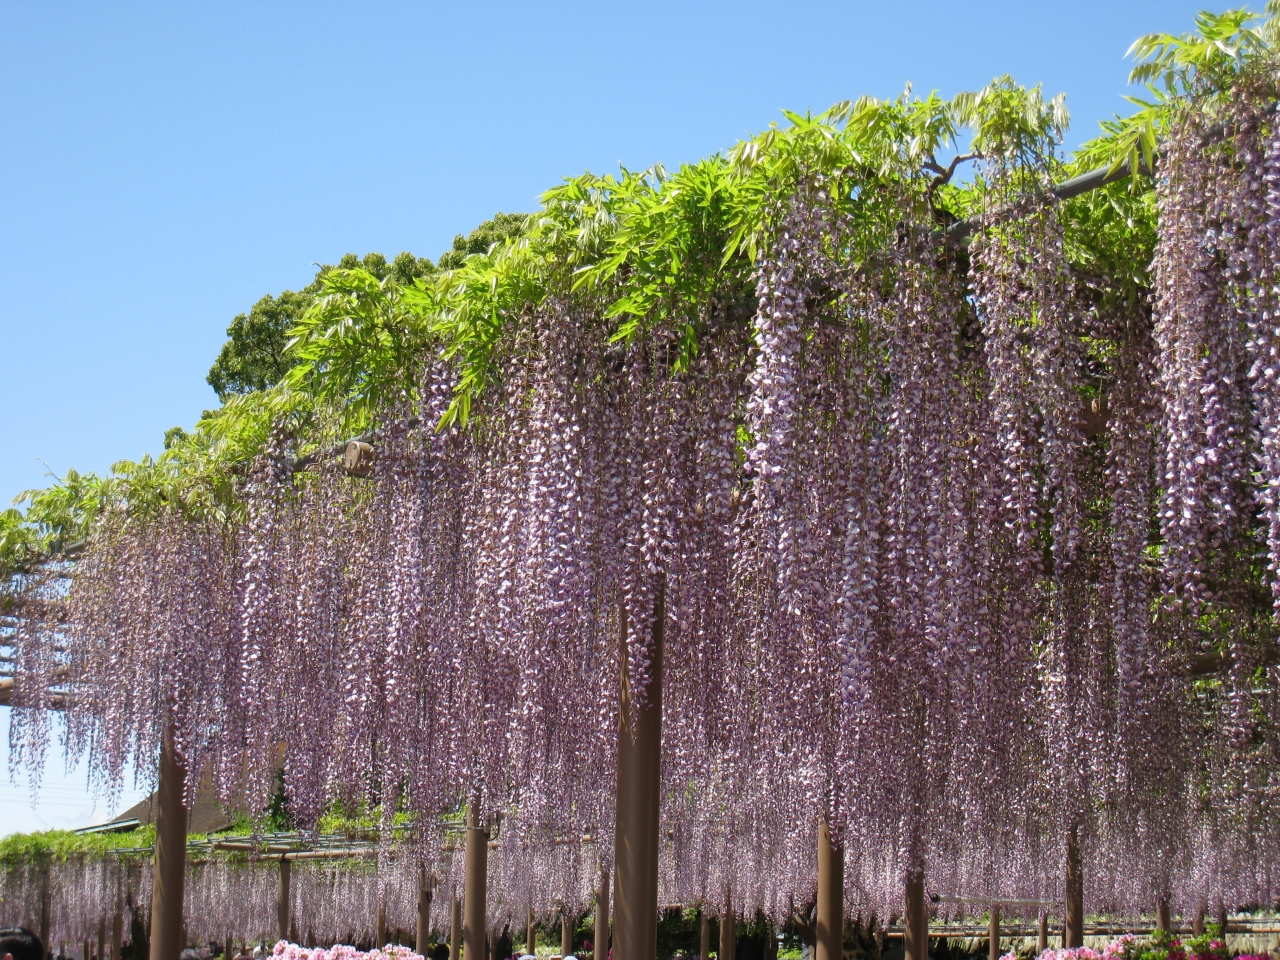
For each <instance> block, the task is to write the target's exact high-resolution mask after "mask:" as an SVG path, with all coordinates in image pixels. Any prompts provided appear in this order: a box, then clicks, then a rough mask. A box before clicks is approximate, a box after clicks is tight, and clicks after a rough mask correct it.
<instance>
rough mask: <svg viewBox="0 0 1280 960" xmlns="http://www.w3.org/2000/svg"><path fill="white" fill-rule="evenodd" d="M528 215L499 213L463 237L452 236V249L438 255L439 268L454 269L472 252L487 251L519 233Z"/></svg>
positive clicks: (526, 221)
mask: <svg viewBox="0 0 1280 960" xmlns="http://www.w3.org/2000/svg"><path fill="white" fill-rule="evenodd" d="M529 217H530V215H529V214H527V213H499V214H496V215H495V216H494V218H493V219H492V220H486V221H485V222H484V223H482V224H480V226H478V227H476V228H475V229H474V230H472V231H471V232H470V233H469V234H467V235H466V236H465V237H464V236H463V235H462V234H458V235H457V236H456V237H454V238H453V249H451V250H448V251H446V252H445V253H442V254H441V255H440V259H439V260H438V261H437V263H438V264H439V267H440V269H441V270H456V269H457V268H458V267H460V266H462V264H463V262H464V261H466V259H467V257H469V256H471V255H472V254H476V253H488V252H489V248H490V247H492V246H493V245H494V244H495V243H499V242H500V241H502V240H506V239H508V238H510V237H514V236H517V235H519V234H520V233H521V232H523V231H524V228H525V227H526V226H528V224H529Z"/></svg>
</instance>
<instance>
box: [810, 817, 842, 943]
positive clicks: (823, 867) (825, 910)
mask: <svg viewBox="0 0 1280 960" xmlns="http://www.w3.org/2000/svg"><path fill="white" fill-rule="evenodd" d="M817 915H818V916H817V921H818V925H817V931H816V937H815V939H816V941H817V942H816V947H817V960H843V957H844V851H843V850H841V849H840V848H839V847H838V846H836V845H835V844H833V843H832V842H831V826H830V824H829V823H828V822H827V819H826V818H825V817H823V819H822V820H821V821H819V823H818V903H817Z"/></svg>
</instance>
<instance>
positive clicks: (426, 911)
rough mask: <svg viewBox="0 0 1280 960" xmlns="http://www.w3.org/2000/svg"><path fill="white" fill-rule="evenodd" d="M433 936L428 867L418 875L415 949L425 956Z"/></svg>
mask: <svg viewBox="0 0 1280 960" xmlns="http://www.w3.org/2000/svg"><path fill="white" fill-rule="evenodd" d="M430 937H431V885H430V884H429V883H428V882H427V870H426V867H423V868H422V872H421V873H420V874H419V875H418V929H417V930H415V931H414V940H413V949H414V950H416V951H417V952H418V953H420V954H422V955H423V956H424V957H425V956H426V955H427V940H429V939H430Z"/></svg>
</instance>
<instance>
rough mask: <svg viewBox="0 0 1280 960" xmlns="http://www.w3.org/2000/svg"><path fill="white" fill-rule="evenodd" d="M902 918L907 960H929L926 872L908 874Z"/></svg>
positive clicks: (918, 871)
mask: <svg viewBox="0 0 1280 960" xmlns="http://www.w3.org/2000/svg"><path fill="white" fill-rule="evenodd" d="M905 892H906V910H905V911H904V916H903V918H902V926H903V944H904V948H905V954H906V960H929V913H928V907H927V906H926V904H925V900H924V871H922V870H917V871H913V872H911V873H909V874H907V883H906V891H905Z"/></svg>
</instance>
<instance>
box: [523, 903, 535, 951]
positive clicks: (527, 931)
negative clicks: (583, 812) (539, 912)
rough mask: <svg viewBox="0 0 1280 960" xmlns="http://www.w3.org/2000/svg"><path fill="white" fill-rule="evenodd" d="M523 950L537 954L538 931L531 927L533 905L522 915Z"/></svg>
mask: <svg viewBox="0 0 1280 960" xmlns="http://www.w3.org/2000/svg"><path fill="white" fill-rule="evenodd" d="M524 952H525V953H528V954H532V955H533V956H535V957H536V956H537V955H538V933H537V931H536V930H534V928H533V907H530V908H529V909H528V911H527V912H526V913H525V915H524Z"/></svg>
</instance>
